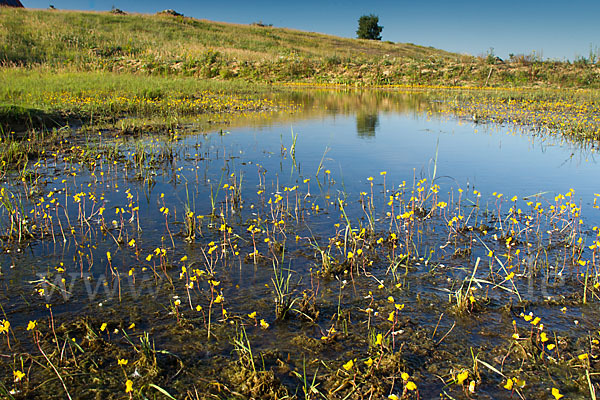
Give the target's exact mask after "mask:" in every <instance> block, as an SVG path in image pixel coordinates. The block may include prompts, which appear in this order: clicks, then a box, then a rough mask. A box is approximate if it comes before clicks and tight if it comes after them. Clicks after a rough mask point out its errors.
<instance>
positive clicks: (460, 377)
mask: <svg viewBox="0 0 600 400" xmlns="http://www.w3.org/2000/svg"><path fill="white" fill-rule="evenodd" d="M468 377H469V371H463V372H461V373H460V374H458V375H456V383H458V384H459V385H462V383H463V382H464V381H465V380H467V378H468Z"/></svg>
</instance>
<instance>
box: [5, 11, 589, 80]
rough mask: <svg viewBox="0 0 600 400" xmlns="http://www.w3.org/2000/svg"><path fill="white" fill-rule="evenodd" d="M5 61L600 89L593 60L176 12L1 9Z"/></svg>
mask: <svg viewBox="0 0 600 400" xmlns="http://www.w3.org/2000/svg"><path fill="white" fill-rule="evenodd" d="M0 43H2V44H0V62H1V63H2V64H3V65H17V66H27V67H32V68H41V67H43V68H51V69H53V70H56V69H61V70H69V71H104V72H107V71H108V72H119V73H124V72H131V73H136V74H155V75H182V76H194V77H201V78H210V79H217V80H228V79H235V78H241V79H243V80H245V81H255V82H266V83H272V82H304V83H312V84H350V85H367V86H369V85H371V86H372V85H445V86H448V85H449V86H467V85H469V86H519V87H522V86H563V87H598V86H600V85H599V82H600V81H599V79H598V78H599V76H600V74H599V69H598V67H597V66H596V65H595V64H594V63H591V62H587V60H579V61H578V62H577V63H574V64H570V63H562V62H543V61H541V60H539V59H536V58H535V57H531V56H526V55H525V56H516V57H514V58H513V59H511V60H508V61H506V62H501V61H498V60H496V59H495V58H494V57H471V56H465V55H459V54H455V53H448V52H445V51H442V50H437V49H433V48H428V47H422V46H417V45H414V44H404V43H391V42H378V41H366V40H358V39H346V38H340V37H335V36H328V35H322V34H318V33H308V32H301V31H297V30H291V29H284V28H274V27H268V26H258V25H236V24H227V23H221V22H211V21H205V20H197V19H193V18H187V17H177V16H171V15H141V14H132V15H119V14H112V13H109V12H105V13H91V12H75V11H57V10H28V9H2V10H1V11H0Z"/></svg>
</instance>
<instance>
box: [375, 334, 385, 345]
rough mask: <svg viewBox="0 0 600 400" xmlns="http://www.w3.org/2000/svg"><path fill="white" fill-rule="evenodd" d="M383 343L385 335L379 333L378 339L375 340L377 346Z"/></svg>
mask: <svg viewBox="0 0 600 400" xmlns="http://www.w3.org/2000/svg"><path fill="white" fill-rule="evenodd" d="M381 343H383V335H382V334H381V333H378V334H377V338H376V339H375V346H379V345H380V344H381Z"/></svg>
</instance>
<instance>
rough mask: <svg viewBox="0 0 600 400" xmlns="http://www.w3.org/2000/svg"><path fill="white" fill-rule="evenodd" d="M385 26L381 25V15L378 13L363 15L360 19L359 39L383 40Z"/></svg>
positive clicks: (357, 32)
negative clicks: (382, 33)
mask: <svg viewBox="0 0 600 400" xmlns="http://www.w3.org/2000/svg"><path fill="white" fill-rule="evenodd" d="M382 30H383V26H379V17H378V16H376V15H373V14H371V15H363V16H362V17H360V18H359V19H358V30H357V31H356V34H357V35H358V38H359V39H369V40H381V35H380V33H381V31H382Z"/></svg>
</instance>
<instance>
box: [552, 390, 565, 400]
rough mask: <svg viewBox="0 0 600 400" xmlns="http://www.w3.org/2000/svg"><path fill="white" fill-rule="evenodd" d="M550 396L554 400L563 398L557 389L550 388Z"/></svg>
mask: <svg viewBox="0 0 600 400" xmlns="http://www.w3.org/2000/svg"><path fill="white" fill-rule="evenodd" d="M552 396H554V398H555V399H556V400H558V399H560V398H561V397H563V396H564V395H562V394H560V390H558V389H557V388H554V387H553V388H552Z"/></svg>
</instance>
